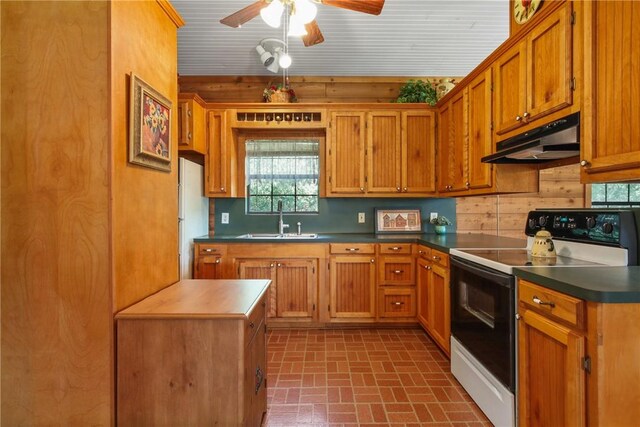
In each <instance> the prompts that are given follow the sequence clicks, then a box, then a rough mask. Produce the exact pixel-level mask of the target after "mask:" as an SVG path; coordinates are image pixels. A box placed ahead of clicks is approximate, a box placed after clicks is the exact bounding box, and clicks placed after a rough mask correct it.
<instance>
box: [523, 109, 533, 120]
mask: <svg viewBox="0 0 640 427" xmlns="http://www.w3.org/2000/svg"><path fill="white" fill-rule="evenodd" d="M530 115H531V114H529V113H527V112H526V111H525V112H524V114H523V115H522V117H524V118H525V119H526V118H527V117H529V116H530Z"/></svg>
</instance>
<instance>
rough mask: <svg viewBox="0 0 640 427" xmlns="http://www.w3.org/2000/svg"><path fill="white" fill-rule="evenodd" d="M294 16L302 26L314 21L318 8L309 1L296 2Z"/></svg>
mask: <svg viewBox="0 0 640 427" xmlns="http://www.w3.org/2000/svg"><path fill="white" fill-rule="evenodd" d="M295 14H296V16H298V17H299V19H300V20H301V21H302V23H303V24H308V23H309V22H311V21H313V20H314V19H316V15H317V14H318V8H317V7H316V5H315V4H313V3H311V2H310V1H309V0H296V3H295Z"/></svg>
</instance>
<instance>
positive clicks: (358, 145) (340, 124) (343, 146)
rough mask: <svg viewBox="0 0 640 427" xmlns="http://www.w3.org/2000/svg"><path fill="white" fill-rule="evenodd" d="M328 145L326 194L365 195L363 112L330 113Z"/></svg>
mask: <svg viewBox="0 0 640 427" xmlns="http://www.w3.org/2000/svg"><path fill="white" fill-rule="evenodd" d="M330 126H331V129H330V132H331V138H330V145H329V153H328V155H329V173H328V180H329V183H328V184H329V185H328V188H329V193H335V194H363V193H364V192H365V190H366V189H365V182H364V177H365V159H364V157H365V156H364V151H365V113H363V112H335V111H334V112H332V113H331V124H330Z"/></svg>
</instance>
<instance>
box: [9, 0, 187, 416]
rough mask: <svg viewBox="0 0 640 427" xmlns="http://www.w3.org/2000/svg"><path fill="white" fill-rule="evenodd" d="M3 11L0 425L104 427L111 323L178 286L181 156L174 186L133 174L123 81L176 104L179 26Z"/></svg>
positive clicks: (157, 16) (47, 8)
mask: <svg viewBox="0 0 640 427" xmlns="http://www.w3.org/2000/svg"><path fill="white" fill-rule="evenodd" d="M0 8H1V9H0V11H1V31H2V45H1V61H2V62H1V70H2V74H1V76H2V77H1V83H2V88H1V89H2V90H1V93H2V101H1V102H2V111H1V114H2V117H1V121H2V129H1V134H2V147H1V157H2V159H1V171H0V172H1V176H2V193H1V195H0V199H1V213H2V218H1V220H2V221H1V225H2V227H1V239H2V254H1V265H2V272H1V277H2V283H1V291H2V295H1V301H2V302H1V304H2V313H1V317H2V336H1V358H2V373H1V392H2V395H1V397H2V402H1V416H2V419H1V423H2V424H3V425H7V426H10V425H11V426H13V425H103V426H105V425H106V426H108V425H113V423H114V413H115V407H114V397H115V396H114V377H113V374H114V369H115V363H114V348H113V341H114V339H113V333H114V325H113V313H114V312H115V311H118V310H119V309H121V308H123V307H125V306H127V305H129V304H131V303H133V302H136V301H139V300H140V299H142V298H144V297H146V296H148V295H150V294H151V293H153V292H156V291H157V290H159V289H162V288H164V287H166V286H168V285H170V284H171V283H173V282H175V281H176V280H177V279H178V258H177V250H178V237H177V233H178V231H177V205H178V203H177V146H176V145H175V144H174V147H173V151H172V156H173V159H174V160H175V161H174V162H173V165H172V172H171V173H170V174H169V173H163V172H159V171H155V170H152V169H146V168H142V167H139V166H132V165H130V164H129V163H128V161H127V149H128V148H127V147H128V123H129V119H128V117H129V89H128V88H129V77H128V74H129V73H130V72H131V71H133V72H135V73H136V74H138V75H140V77H142V78H143V79H145V80H146V81H148V82H149V83H150V84H151V85H152V86H154V87H155V88H156V89H157V90H159V91H160V92H161V93H163V94H165V95H166V96H167V97H169V98H170V99H171V100H172V101H173V103H174V105H176V102H177V79H176V77H175V76H176V74H177V37H176V34H177V31H176V26H177V25H180V24H179V22H178V21H179V17H177V15H176V14H175V11H173V9H172V7H171V5H170V4H169V3H167V2H166V0H157V1H153V0H148V1H142V2H133V1H130V2H94V1H76V2H0ZM174 111H177V108H176V109H175V110H174ZM174 117H175V118H174V120H173V122H172V126H173V130H172V140H173V141H176V140H177V120H176V119H177V117H176V116H174Z"/></svg>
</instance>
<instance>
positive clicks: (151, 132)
mask: <svg viewBox="0 0 640 427" xmlns="http://www.w3.org/2000/svg"><path fill="white" fill-rule="evenodd" d="M129 97H130V105H129V162H131V163H135V164H138V165H142V166H147V167H150V168H154V169H159V170H161V171H165V172H171V101H170V100H169V99H168V98H166V97H165V96H163V95H162V94H161V93H160V92H158V91H157V90H155V89H154V88H152V87H151V86H150V85H149V84H148V83H146V82H145V81H144V80H142V79H141V78H140V77H138V76H136V75H135V74H133V73H131V92H130V96H129Z"/></svg>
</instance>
